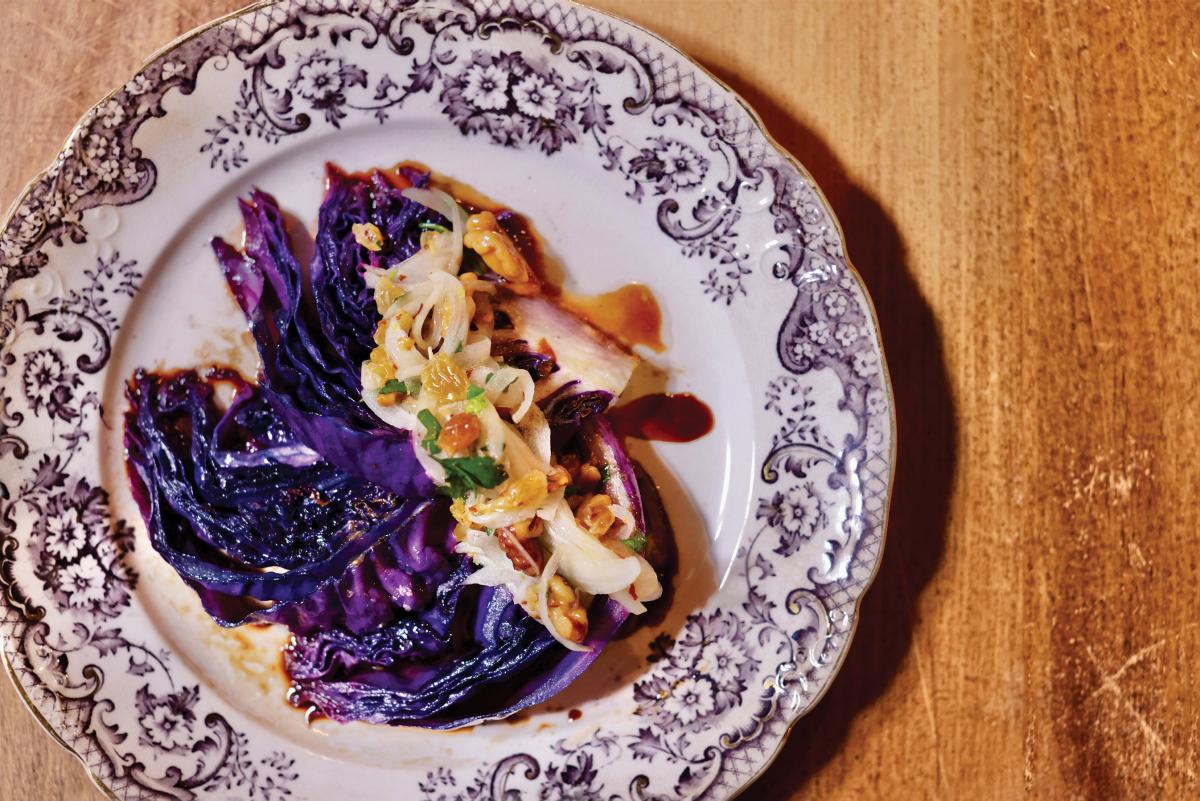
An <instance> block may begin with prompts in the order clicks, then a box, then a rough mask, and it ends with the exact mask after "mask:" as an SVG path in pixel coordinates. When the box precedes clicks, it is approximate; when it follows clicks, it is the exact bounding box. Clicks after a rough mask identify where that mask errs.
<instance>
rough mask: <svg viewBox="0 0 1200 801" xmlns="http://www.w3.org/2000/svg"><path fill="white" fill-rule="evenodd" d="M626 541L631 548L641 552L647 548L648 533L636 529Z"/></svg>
mask: <svg viewBox="0 0 1200 801" xmlns="http://www.w3.org/2000/svg"><path fill="white" fill-rule="evenodd" d="M624 543H625V544H626V545H628V546H629V550H631V551H633V552H635V553H641V552H642V551H644V550H646V535H645V534H643V533H642V532H640V531H635V532H633V534H632V535H630V536H629V537H628V538H627V539H625V540H624Z"/></svg>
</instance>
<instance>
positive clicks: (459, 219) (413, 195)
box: [402, 187, 467, 275]
mask: <svg viewBox="0 0 1200 801" xmlns="http://www.w3.org/2000/svg"><path fill="white" fill-rule="evenodd" d="M402 194H403V195H404V196H405V197H406V198H408V199H409V200H412V201H414V202H416V203H420V204H421V205H422V206H424V207H425V208H427V209H432V210H433V211H436V212H437V213H438V214H441V215H442V216H443V217H445V218H446V219H447V220H449V221H450V231H449V232H448V233H449V236H450V241H449V243H448V245H447V249H448V250H449V251H451V256H450V260H449V262H448V267H447V269H448V271H449V273H450V274H451V275H458V271H459V269H460V268H461V267H462V250H463V235H464V234H465V233H466V232H467V213H466V212H465V211H463V209H462V206H460V205H458V203H457V202H455V200H454V198H452V197H450V196H449V195H447V194H446V193H445V192H443V191H442V190H440V189H418V188H416V187H409V188H408V189H405V190H404V191H403V192H402Z"/></svg>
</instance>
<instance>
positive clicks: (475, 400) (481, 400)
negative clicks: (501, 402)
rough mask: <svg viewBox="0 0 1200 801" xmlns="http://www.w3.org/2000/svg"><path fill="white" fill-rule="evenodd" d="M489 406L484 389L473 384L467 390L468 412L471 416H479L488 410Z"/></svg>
mask: <svg viewBox="0 0 1200 801" xmlns="http://www.w3.org/2000/svg"><path fill="white" fill-rule="evenodd" d="M487 405H488V399H487V394H486V393H484V391H483V387H477V386H475V385H474V384H472V385H471V386H470V387H469V388H468V389H467V411H468V412H470V413H471V414H479V413H480V412H482V411H483V410H484V409H486V408H487Z"/></svg>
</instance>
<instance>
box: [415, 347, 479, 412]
mask: <svg viewBox="0 0 1200 801" xmlns="http://www.w3.org/2000/svg"><path fill="white" fill-rule="evenodd" d="M468 385H469V384H468V381H467V374H466V373H464V372H463V370H462V368H461V367H459V366H458V365H457V364H455V363H454V360H453V359H451V358H450V356H448V355H447V354H445V353H439V354H438V355H437V356H434V357H433V359H431V360H430V362H429V364H427V365H425V369H424V370H422V371H421V386H422V388H424V389H425V391H426V392H428V393H429V394H430V396H431V397H432V398H433V399H434V400H435V401H436V402H437V403H439V404H442V403H451V402H453V401H460V400H463V399H464V398H466V397H467V387H468Z"/></svg>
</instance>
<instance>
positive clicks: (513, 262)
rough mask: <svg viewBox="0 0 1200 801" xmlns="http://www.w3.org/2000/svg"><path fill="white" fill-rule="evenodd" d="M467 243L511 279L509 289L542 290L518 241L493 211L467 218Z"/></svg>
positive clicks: (523, 293)
mask: <svg viewBox="0 0 1200 801" xmlns="http://www.w3.org/2000/svg"><path fill="white" fill-rule="evenodd" d="M463 244H464V245H466V246H467V247H469V248H470V249H471V250H473V251H475V252H476V253H478V254H479V255H480V256H482V257H483V261H484V263H485V264H487V266H488V268H489V269H490V270H492V272H494V273H496V274H497V275H499V276H500V277H501V278H504V279H505V280H506V281H508V282H509V289H510V290H512V291H513V292H516V293H517V294H521V295H532V294H536V293H537V291H538V286H537V281H536V279H534V277H533V271H532V270H530V269H529V264H528V263H527V262H526V261H525V257H524V256H522V255H521V251H520V250H518V249H517V245H516V243H515V242H513V241H512V238H511V237H509V235H508V234H506V233H505V232H504V231H502V230H501V229H500V224H499V222H498V221H497V220H496V215H495V214H492V213H491V212H490V211H482V212H480V213H479V214H472V215H471V216H470V217H468V218H467V232H466V234H464V235H463Z"/></svg>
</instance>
